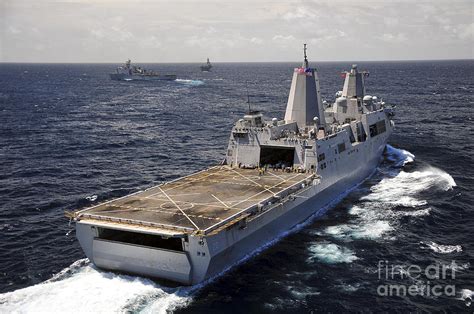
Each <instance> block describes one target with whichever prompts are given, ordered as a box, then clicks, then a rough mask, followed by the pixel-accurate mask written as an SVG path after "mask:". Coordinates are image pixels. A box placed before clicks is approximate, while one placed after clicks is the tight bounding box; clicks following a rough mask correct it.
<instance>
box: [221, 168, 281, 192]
mask: <svg viewBox="0 0 474 314" xmlns="http://www.w3.org/2000/svg"><path fill="white" fill-rule="evenodd" d="M230 170H232V171H233V172H235V173H237V174H238V175H239V176H241V177H242V178H245V179H247V180H249V181H250V182H253V183H255V184H256V185H257V186H259V187H261V188H262V189H265V190H267V191H268V192H270V193H272V194H273V195H276V194H275V193H273V192H272V191H270V190H269V189H267V188H266V187H264V186H263V185H261V184H260V183H258V182H255V181H254V180H252V179H250V178H247V177H246V176H244V175H243V174H240V173H238V172H237V171H235V170H234V169H232V168H231V169H230ZM283 182H285V181H283Z"/></svg>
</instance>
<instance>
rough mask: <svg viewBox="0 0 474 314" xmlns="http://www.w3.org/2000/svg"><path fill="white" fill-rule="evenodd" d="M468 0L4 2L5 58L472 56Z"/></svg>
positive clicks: (173, 59)
mask: <svg viewBox="0 0 474 314" xmlns="http://www.w3.org/2000/svg"><path fill="white" fill-rule="evenodd" d="M0 1H2V0H0ZM471 2H472V0H470V1H467V0H452V1H448V0H434V1H430V2H427V1H422V2H416V1H414V0H397V1H395V2H389V1H382V0H370V1H367V0H354V1H349V0H346V1H344V0H331V1H329V0H314V1H310V0H288V1H272V2H269V1H268V0H233V1H231V2H229V1H224V2H222V1H219V0H206V1H198V0H176V1H164V0H156V1H155V0H128V1H123V0H120V1H112V0H71V1H68V0H48V1H34V0H15V1H6V2H5V1H4V4H2V5H3V7H2V9H4V10H2V13H1V14H0V17H1V18H0V20H1V21H0V22H1V26H3V27H1V29H0V35H1V40H2V42H9V43H10V44H9V45H2V47H1V49H0V54H1V56H0V61H17V62H22V61H32V62H35V61H44V62H71V61H76V62H121V61H122V59H124V58H127V57H130V58H133V59H134V60H137V62H144V61H157V60H159V61H161V62H185V61H194V62H200V61H202V60H203V58H205V57H207V56H209V57H211V58H212V60H215V61H216V62H218V61H289V60H295V59H298V57H299V55H300V48H299V47H300V45H302V44H303V43H308V44H310V46H309V48H310V50H312V49H315V50H317V57H318V59H319V60H350V59H352V60H354V59H359V60H384V59H404V58H406V59H424V58H437V59H438V58H472V41H473V36H474V34H473V33H474V26H473V21H472V3H471ZM2 5H0V7H1V6H2ZM433 39H435V40H433ZM387 43H389V44H387ZM183 46H185V47H186V48H187V49H183ZM348 46H351V47H354V49H347V47H348ZM38 47H41V48H40V49H38Z"/></svg>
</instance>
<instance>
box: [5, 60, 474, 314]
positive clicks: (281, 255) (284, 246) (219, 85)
mask: <svg viewBox="0 0 474 314" xmlns="http://www.w3.org/2000/svg"><path fill="white" fill-rule="evenodd" d="M314 65H315V66H316V68H317V69H318V71H319V76H320V81H321V89H322V95H323V98H324V99H326V100H327V101H329V102H330V101H334V97H335V93H336V91H338V90H341V89H342V84H343V80H342V79H341V76H340V72H341V71H342V70H348V69H350V66H351V62H344V63H320V64H317V63H316V64H313V66H314ZM115 66H116V65H114V64H0V312H1V313H10V312H12V311H15V312H48V313H51V312H57V313H59V312H61V313H69V312H94V313H108V312H153V313H156V312H159V313H165V312H169V311H176V312H177V313H194V312H200V313H202V312H206V313H227V312H231V313H237V312H244V313H266V312H268V313H273V312H274V313H280V312H292V313H294V312H295V311H300V312H301V313H311V312H351V311H367V312H380V311H388V312H407V311H416V312H436V311H446V312H458V313H459V312H468V313H472V312H473V311H474V305H473V304H471V302H472V298H473V296H472V293H473V290H474V274H473V267H474V194H473V190H474V189H473V188H474V170H473V169H474V168H473V164H474V131H473V125H474V121H473V119H474V107H473V106H474V103H473V102H474V99H473V90H474V61H472V60H466V61H425V62H361V63H359V68H360V69H366V70H369V71H370V77H369V78H368V79H367V80H366V88H367V94H370V95H375V96H378V97H379V98H382V99H383V100H384V101H385V102H386V103H388V104H393V105H396V106H397V107H396V117H395V123H396V130H395V133H394V134H393V136H392V137H391V138H390V141H389V145H388V146H387V150H386V154H385V156H384V160H383V162H382V163H381V164H380V167H379V168H378V169H377V171H376V172H375V174H374V175H373V176H372V177H371V178H370V179H368V180H367V181H365V182H364V183H362V184H361V185H359V186H357V187H354V188H352V189H351V190H348V191H347V192H346V193H345V194H344V195H341V197H340V198H339V199H338V200H336V202H335V203H334V204H332V205H331V206H328V208H327V212H326V214H325V215H324V216H323V217H319V218H318V219H313V220H309V221H307V222H305V223H303V224H301V225H298V226H296V227H295V228H294V229H292V230H290V231H289V232H288V233H286V234H282V235H280V236H279V237H277V238H276V239H275V241H274V243H272V244H271V245H268V246H267V247H264V248H262V249H261V250H259V252H257V254H253V255H251V256H248V258H247V260H246V261H245V262H243V263H241V264H240V265H235V266H234V267H232V268H231V269H230V270H229V271H227V272H226V273H223V274H221V275H220V276H218V277H217V278H214V279H213V280H210V281H208V282H205V283H203V284H200V285H197V286H192V287H170V286H166V285H164V284H163V283H160V282H157V281H153V280H150V279H147V278H142V277H136V276H129V275H123V274H116V273H112V272H107V271H102V270H99V269H97V268H95V267H94V266H93V265H91V263H90V262H89V261H88V260H87V259H86V258H85V256H84V254H83V252H82V250H81V248H80V246H79V244H78V242H77V240H76V239H75V232H74V226H73V225H70V224H69V221H68V219H67V218H65V217H64V211H66V210H74V209H79V208H82V207H85V206H89V205H92V204H95V203H98V202H102V201H105V200H110V199H112V198H115V197H119V196H123V195H126V194H129V193H132V192H135V191H138V190H142V189H145V188H148V187H151V186H153V185H156V184H159V183H162V182H165V181H169V180H172V179H175V178H177V177H180V176H183V175H187V174H191V173H193V172H195V171H198V170H201V169H204V168H206V167H209V166H212V165H215V164H216V163H219V162H221V161H222V160H223V158H224V154H225V151H226V146H227V141H228V137H229V132H230V129H231V127H232V125H233V123H234V122H235V121H236V120H237V119H239V118H240V117H241V116H242V115H243V114H244V112H245V111H246V110H247V108H248V104H247V94H248V95H249V96H250V103H251V107H252V109H256V110H262V111H264V112H265V117H266V118H268V119H271V118H273V117H277V118H280V119H281V118H283V115H284V110H285V106H286V101H287V97H288V92H289V88H290V82H291V75H292V72H293V68H294V67H296V66H298V64H296V63H248V64H246V63H233V64H230V63H229V64H226V63H216V64H215V66H214V68H213V71H212V72H210V73H202V72H200V71H199V65H198V64H145V65H143V66H144V67H146V68H149V69H155V70H159V71H162V72H168V73H176V74H177V75H178V77H179V79H178V80H177V81H176V82H116V81H111V80H110V79H109V78H108V73H109V72H111V71H113V70H114V68H115ZM247 90H248V92H247ZM394 265H396V266H398V268H397V267H395V269H396V271H395V272H393V274H392V268H391V267H392V266H394ZM409 266H413V267H415V266H416V267H419V268H420V269H422V270H425V269H426V268H427V267H430V266H431V271H432V272H435V273H436V269H435V268H436V267H437V266H445V267H446V269H447V270H448V271H447V274H446V272H445V276H442V275H440V274H438V276H437V277H433V276H430V277H428V276H426V274H422V276H419V277H417V278H414V277H416V276H412V277H406V276H405V277H403V274H404V270H405V273H406V269H407V268H408V267H409ZM387 267H388V268H387ZM387 269H389V270H390V271H386V270H387ZM387 274H388V275H389V276H386V275H387ZM392 275H393V276H392ZM453 275H454V277H453ZM427 279H429V280H427ZM386 285H399V286H404V287H409V286H415V288H413V289H415V290H414V291H418V292H420V291H428V290H430V289H431V288H432V287H433V286H435V285H440V286H441V288H440V289H441V290H437V291H442V294H441V295H433V294H429V295H428V294H427V293H425V294H420V293H418V294H415V295H405V296H404V295H400V294H393V295H388V294H386V293H385V294H384V291H385V290H384V287H385V286H386ZM453 285H454V286H455V290H454V294H453V293H452V291H451V290H449V291H447V292H446V290H444V289H445V288H446V286H453ZM381 287H382V288H381ZM416 289H418V290H416Z"/></svg>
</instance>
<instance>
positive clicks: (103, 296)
mask: <svg viewBox="0 0 474 314" xmlns="http://www.w3.org/2000/svg"><path fill="white" fill-rule="evenodd" d="M189 294H190V293H188V291H187V290H186V289H182V288H178V289H171V288H165V287H161V286H159V285H158V284H156V283H154V282H153V281H151V280H149V279H145V278H141V277H135V276H127V275H117V274H114V273H110V272H104V271H99V270H97V269H96V268H95V267H93V266H91V264H90V263H89V261H88V260H87V259H84V260H79V261H77V262H75V263H74V264H72V265H71V266H70V267H68V268H66V269H64V270H63V271H61V272H60V273H59V274H57V275H56V276H54V277H53V278H52V279H50V280H48V281H45V282H43V283H40V284H37V285H34V286H31V287H27V288H24V289H19V290H16V291H13V292H8V293H4V294H1V295H0V312H1V313H32V312H34V313H111V312H125V311H133V312H136V311H142V310H143V309H142V307H146V306H147V307H148V308H152V309H153V312H154V313H167V312H168V311H170V310H173V309H176V308H177V307H181V306H184V305H186V304H187V303H188V302H189V301H190V299H191V296H190V295H189Z"/></svg>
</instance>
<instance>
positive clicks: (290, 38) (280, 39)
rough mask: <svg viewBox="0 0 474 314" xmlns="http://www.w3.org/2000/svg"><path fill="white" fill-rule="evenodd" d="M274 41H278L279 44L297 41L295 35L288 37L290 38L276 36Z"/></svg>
mask: <svg viewBox="0 0 474 314" xmlns="http://www.w3.org/2000/svg"><path fill="white" fill-rule="evenodd" d="M272 40H273V41H277V42H287V41H293V40H295V37H294V36H293V35H288V36H284V35H275V36H273V38H272Z"/></svg>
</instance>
